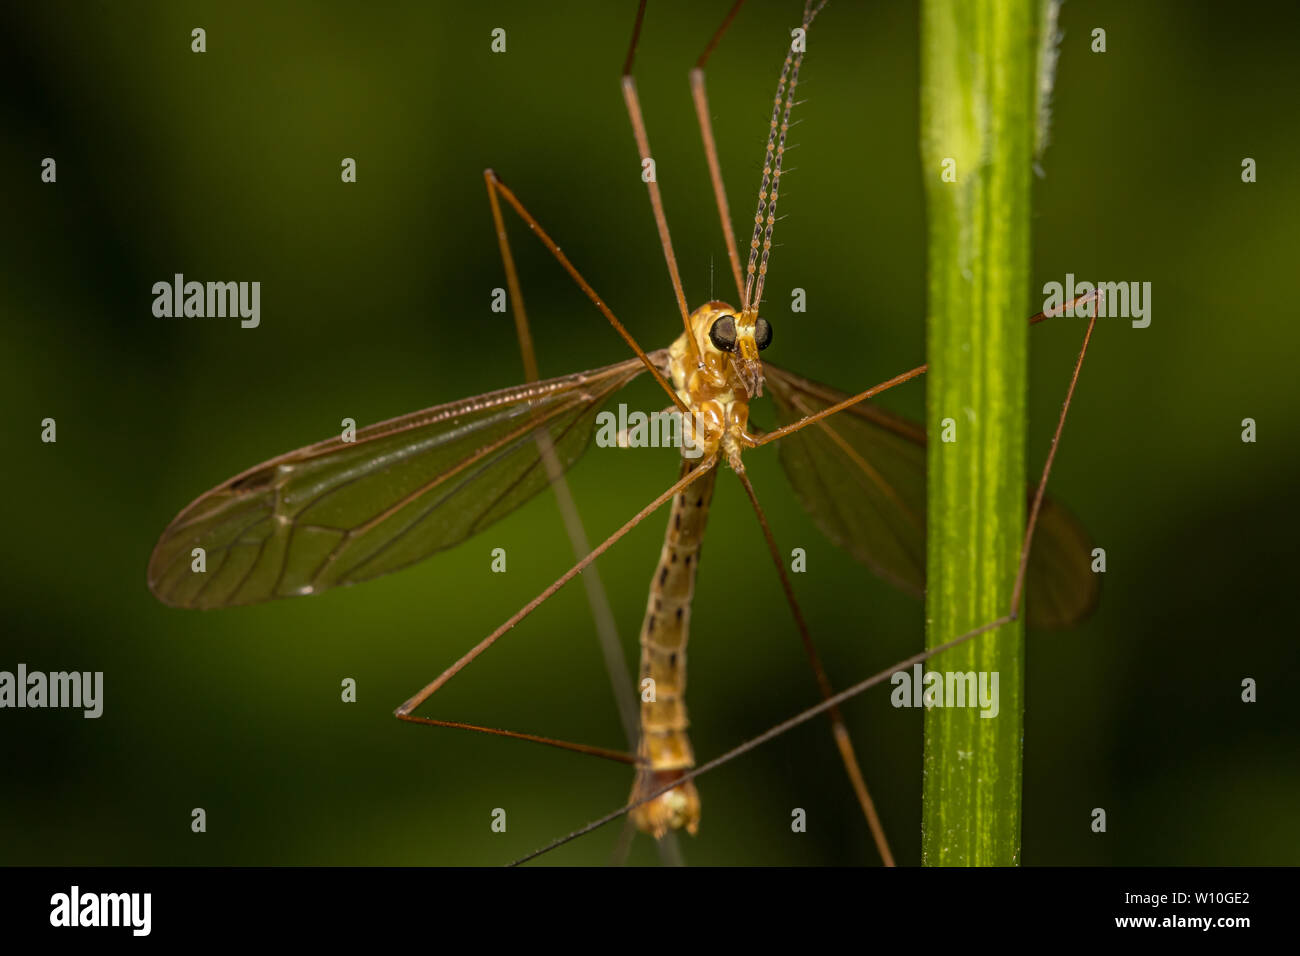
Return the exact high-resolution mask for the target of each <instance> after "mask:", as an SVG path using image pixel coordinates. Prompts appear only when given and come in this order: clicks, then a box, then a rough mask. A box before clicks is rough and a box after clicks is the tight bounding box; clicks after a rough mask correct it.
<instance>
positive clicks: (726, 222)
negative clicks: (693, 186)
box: [691, 0, 745, 308]
mask: <svg viewBox="0 0 1300 956" xmlns="http://www.w3.org/2000/svg"><path fill="white" fill-rule="evenodd" d="M744 4H745V0H736V2H735V4H733V5H732V7H731V11H730V12H729V13H728V14H727V16H726V18H725V19H724V20H723V21H722V26H720V27H718V30H717V32H716V33H714V34H713V39H711V40H710V41H709V45H708V46H707V47H705V48H704V52H703V53H701V54H700V58H699V59H698V60H696V61H695V69H693V70H691V99H692V100H694V101H695V117H696V119H697V120H699V123H700V138H701V139H702V140H703V141H704V159H705V162H707V163H708V166H709V181H710V182H712V183H713V201H714V202H715V203H716V204H717V207H718V219H719V220H720V221H721V222H722V237H723V239H725V240H726V243H727V259H728V260H730V262H731V277H732V278H733V279H735V280H736V296H737V298H738V299H743V298H744V295H745V288H744V285H743V284H742V283H741V280H740V253H739V252H738V251H737V250H736V233H735V231H734V230H733V229H732V226H731V211H730V209H728V207H727V189H726V187H725V186H724V185H723V183H722V166H721V165H720V164H719V163H718V144H717V142H716V141H715V140H714V138H713V120H712V118H710V116H709V94H708V92H707V91H706V90H705V88H704V67H705V65H706V64H707V63H708V62H709V56H710V55H711V54H712V53H713V50H714V48H715V47H717V45H718V43H719V42H721V40H722V35H723V34H724V33H726V32H727V27H729V26H731V21H732V20H734V19H735V18H736V14H737V13H739V12H740V8H741V7H742V6H744ZM740 307H741V308H743V307H744V302H743V301H742V302H740Z"/></svg>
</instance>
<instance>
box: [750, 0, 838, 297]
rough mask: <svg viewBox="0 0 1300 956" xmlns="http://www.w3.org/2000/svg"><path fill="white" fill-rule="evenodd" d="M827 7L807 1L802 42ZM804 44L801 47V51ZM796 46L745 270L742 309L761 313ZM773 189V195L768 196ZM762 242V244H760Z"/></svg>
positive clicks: (775, 109) (798, 59) (781, 92)
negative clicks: (818, 15) (760, 303)
mask: <svg viewBox="0 0 1300 956" xmlns="http://www.w3.org/2000/svg"><path fill="white" fill-rule="evenodd" d="M824 6H826V0H820V2H819V3H817V4H816V5H814V3H813V0H805V3H804V8H803V25H802V28H801V29H802V30H803V38H804V39H805V40H806V38H807V36H808V30H809V29H810V28H811V27H812V22H813V20H814V19H815V18H816V17H817V14H818V13H820V12H821V9H822V7H824ZM802 46H803V44H800V47H802ZM794 47H795V44H794V43H791V44H790V49H789V50H787V51H786V54H785V62H784V63H783V64H781V75H780V77H779V78H778V79H777V81H776V96H775V97H773V99H772V123H771V127H770V129H769V130H768V134H767V152H766V154H765V156H764V158H763V181H762V184H761V185H760V186H759V188H758V211H757V212H756V213H754V235H753V237H752V238H751V239H750V241H749V265H748V267H746V269H745V294H744V296H743V297H742V301H741V308H742V309H743V310H745V311H752V312H757V311H758V304H759V302H760V301H761V300H762V298H763V282H764V280H765V279H766V278H767V261H768V258H769V257H770V256H771V253H772V229H773V227H774V226H775V225H776V201H777V198H778V194H779V192H780V186H781V160H782V159H783V158H784V157H785V138H786V134H788V133H789V132H790V111H791V110H792V109H793V108H794V91H795V87H797V86H798V85H799V67H800V66H802V65H803V54H804V51H803V49H802V48H801V49H800V50H799V51H798V52H797V53H796V52H795V49H794ZM769 189H770V193H769ZM760 239H761V240H762V241H761V243H760Z"/></svg>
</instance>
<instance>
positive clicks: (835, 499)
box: [763, 362, 1099, 628]
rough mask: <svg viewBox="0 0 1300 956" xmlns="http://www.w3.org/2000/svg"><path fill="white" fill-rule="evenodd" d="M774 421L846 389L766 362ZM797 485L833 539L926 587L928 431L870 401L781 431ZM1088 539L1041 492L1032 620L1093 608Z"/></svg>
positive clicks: (1065, 621) (890, 573)
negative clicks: (787, 431)
mask: <svg viewBox="0 0 1300 956" xmlns="http://www.w3.org/2000/svg"><path fill="white" fill-rule="evenodd" d="M763 374H764V378H765V381H766V383H767V386H768V389H769V391H770V393H771V395H772V398H773V401H774V402H775V404H776V409H777V416H778V418H779V420H780V423H781V424H783V425H784V424H789V423H791V422H794V421H798V420H799V419H800V418H803V417H804V416H806V415H809V414H812V413H813V412H816V411H819V410H821V409H823V408H826V407H828V406H830V405H833V404H835V403H836V402H839V401H843V400H844V399H846V398H848V397H849V394H848V393H847V392H841V391H839V390H838V389H834V388H831V387H830V386H828V385H821V384H819V383H817V382H813V381H810V380H809V379H806V378H803V377H801V376H799V375H795V374H793V373H791V372H787V371H785V370H784V369H781V368H778V367H775V366H773V365H771V364H770V363H768V362H764V363H763ZM778 444H779V445H780V454H781V464H782V466H784V468H785V472H786V475H787V476H789V478H790V483H791V484H792V485H793V486H794V489H795V494H796V495H797V496H798V497H799V500H800V502H801V503H802V504H803V506H804V508H805V509H806V510H807V511H808V513H809V514H810V515H812V517H813V520H814V521H815V522H816V523H817V526H818V527H819V528H821V530H822V532H823V533H825V534H826V536H827V537H828V538H830V539H831V540H832V541H833V542H835V543H836V544H837V545H839V546H840V547H842V548H844V549H845V550H846V551H848V552H849V553H850V554H852V555H853V556H854V557H855V558H856V559H857V560H859V561H861V562H862V563H864V564H866V565H867V566H868V567H870V568H871V569H872V570H873V571H874V572H875V573H876V574H878V575H880V576H881V577H883V578H884V579H885V580H887V581H889V582H891V583H892V584H894V585H895V586H897V587H899V588H902V589H903V590H905V591H909V592H911V593H913V594H916V595H920V594H922V593H923V592H924V589H925V431H924V429H923V428H922V427H921V426H920V425H917V424H915V423H914V422H910V421H908V420H906V419H904V418H901V417H899V416H897V415H894V414H893V413H891V412H887V411H885V410H884V409H882V408H879V407H877V406H875V405H872V404H870V403H869V402H859V403H858V404H856V405H852V406H850V407H849V408H846V409H844V411H842V412H840V413H838V414H836V415H832V416H831V417H829V418H826V419H823V420H822V421H820V422H816V423H814V424H812V425H809V426H808V427H807V428H802V429H800V430H799V431H797V432H794V433H793V434H791V435H788V436H786V437H785V438H782V439H781V440H780V441H779V442H778ZM1091 549H1092V545H1091V543H1090V542H1089V540H1088V536H1087V534H1086V533H1085V532H1084V531H1083V529H1082V527H1080V525H1079V523H1078V522H1077V521H1076V520H1075V519H1074V517H1073V516H1072V515H1070V513H1069V512H1068V511H1066V510H1065V509H1064V508H1063V507H1061V506H1060V505H1058V504H1057V503H1056V502H1054V501H1053V500H1052V499H1050V498H1044V500H1043V508H1042V511H1041V512H1040V514H1039V518H1038V529H1037V531H1036V533H1035V535H1034V543H1033V548H1032V549H1031V551H1030V557H1029V569H1028V571H1027V573H1026V580H1025V603H1026V613H1027V616H1028V620H1029V623H1030V625H1031V626H1034V627H1044V628H1052V627H1068V626H1070V625H1071V624H1074V623H1076V622H1078V621H1080V620H1082V619H1083V618H1085V617H1087V616H1088V614H1090V613H1091V612H1092V609H1093V608H1094V607H1095V605H1096V602H1097V596H1098V590H1099V582H1098V580H1097V575H1095V574H1093V573H1092V571H1091V568H1090V561H1091Z"/></svg>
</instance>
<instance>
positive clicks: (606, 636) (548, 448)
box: [483, 170, 637, 750]
mask: <svg viewBox="0 0 1300 956" xmlns="http://www.w3.org/2000/svg"><path fill="white" fill-rule="evenodd" d="M483 178H484V180H485V181H486V183H487V191H488V203H489V204H490V205H491V207H492V220H493V222H494V224H495V225H496V232H497V245H498V247H499V249H500V252H501V264H502V265H503V266H504V268H505V270H506V286H507V287H508V288H509V290H510V305H511V309H512V311H513V313H514V318H515V333H516V335H517V337H518V339H519V351H520V353H521V355H522V357H523V362H524V376H525V378H526V379H527V380H528V381H530V382H535V381H537V380H538V378H539V377H540V376H539V375H538V370H537V355H536V353H535V351H534V349H533V336H532V332H531V330H530V329H529V326H528V312H527V310H526V309H525V308H524V296H523V290H522V288H521V287H520V284H519V274H518V272H517V271H516V269H515V260H514V256H513V255H512V254H511V251H510V238H509V237H508V236H507V235H506V230H505V223H504V222H503V220H502V217H501V205H500V203H498V202H497V194H496V187H497V182H498V180H497V179H496V177H495V176H494V175H492V174H491V171H490V170H489V171H487V172H485V173H484V175H483ZM537 442H538V446H539V447H540V448H541V452H542V460H543V462H544V463H545V465H546V473H547V477H548V478H549V479H550V483H551V487H552V488H553V489H554V491H555V498H556V501H557V503H558V504H559V507H560V514H561V516H562V518H563V520H564V528H565V531H566V533H567V534H568V536H569V543H570V544H571V545H572V547H573V557H574V558H575V559H577V558H580V557H582V556H583V555H584V554H586V553H587V552H588V551H590V550H591V544H590V542H589V541H588V539H587V532H586V529H585V528H584V527H583V525H582V517H581V516H580V515H579V514H578V509H577V506H576V505H575V504H574V501H573V495H572V493H571V492H570V491H569V483H568V481H567V480H566V479H565V477H564V471H563V469H562V468H561V467H560V464H559V461H558V460H557V459H556V456H555V449H554V447H553V446H552V444H551V441H550V435H549V434H548V433H547V432H545V431H540V430H539V431H538V432H537ZM582 583H583V586H584V587H585V588H586V590H587V603H588V604H589V605H590V606H591V616H592V618H593V619H594V621H595V624H596V634H597V637H598V638H599V640H600V648H601V654H602V656H603V657H604V659H605V669H606V671H607V672H608V674H609V682H610V687H611V688H612V690H613V692H614V700H615V702H616V703H617V705H618V715H619V720H620V721H621V722H622V724H623V733H624V735H625V736H626V738H627V746H628V749H629V750H635V749H636V735H637V713H636V696H635V694H633V692H632V685H631V684H630V683H629V682H628V673H629V671H628V667H627V659H626V658H625V657H624V655H623V645H622V644H621V643H620V642H619V639H618V630H617V627H616V626H615V624H614V613H613V611H612V610H611V609H610V606H609V597H608V595H606V593H605V588H604V586H603V585H602V584H601V580H600V575H599V573H598V572H597V570H596V568H594V567H593V568H591V569H590V570H589V571H588V572H587V573H586V574H584V575H583V576H582Z"/></svg>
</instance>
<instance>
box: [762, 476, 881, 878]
mask: <svg viewBox="0 0 1300 956" xmlns="http://www.w3.org/2000/svg"><path fill="white" fill-rule="evenodd" d="M736 475H737V476H738V477H739V478H740V483H741V484H743V485H744V486H745V494H746V495H748V496H749V503H750V504H752V505H753V506H754V514H756V515H757V516H758V523H759V526H760V527H761V528H762V529H763V538H764V539H765V540H766V541H767V550H768V553H769V554H771V555H772V563H773V564H775V565H776V573H777V575H778V576H780V578H781V589H782V590H783V591H784V592H785V599H786V603H788V604H789V605H790V611H791V613H792V614H793V615H794V621H795V625H796V626H797V627H798V628H799V637H800V639H801V640H802V641H803V647H804V651H805V652H806V653H807V655H808V662H809V663H810V664H811V665H812V669H813V674H814V675H815V676H816V678H817V689H818V690H819V691H821V695H822V700H829V699H830V698H831V697H833V696H834V695H835V688H834V687H832V686H831V680H830V677H828V676H827V674H826V668H825V667H823V666H822V661H821V655H820V654H818V653H817V647H816V645H815V644H813V639H812V634H811V633H809V631H808V622H807V621H806V620H805V619H804V616H803V610H802V609H801V608H800V607H799V602H798V601H797V600H795V596H794V586H793V585H792V584H791V583H790V575H789V574H788V573H787V572H786V570H785V562H784V561H782V560H781V552H780V551H779V550H777V547H776V538H775V537H774V536H773V535H772V528H771V526H770V525H768V523H767V515H765V514H764V513H763V508H762V506H761V505H760V504H759V503H758V495H757V494H756V493H755V492H754V486H753V484H751V483H750V480H749V476H748V475H746V474H745V473H744V472H743V471H738V472H736ZM830 719H831V732H832V734H833V736H834V737H835V746H836V748H837V749H838V750H839V752H840V760H841V761H842V762H843V763H844V770H845V772H846V773H847V774H848V775H849V783H850V784H852V786H853V792H854V794H856V795H857V798H858V805H859V806H861V807H862V814H863V816H865V817H866V818H867V826H868V827H870V829H871V838H872V839H873V840H875V841H876V850H877V851H878V852H879V853H880V859H881V861H882V862H883V863H884V864H885V866H893V865H894V855H893V854H892V853H890V852H889V841H888V840H887V839H886V838H885V828H884V827H883V826H881V824H880V817H879V816H878V815H877V813H876V804H875V802H874V801H873V800H872V799H871V791H870V790H868V789H867V781H866V780H865V779H864V778H863V776H862V768H861V767H860V766H858V758H857V755H856V754H855V753H854V750H853V740H852V739H851V738H850V737H849V728H848V725H847V724H845V723H844V715H843V714H842V713H840V709H839V707H832V708H831V709H830Z"/></svg>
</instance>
